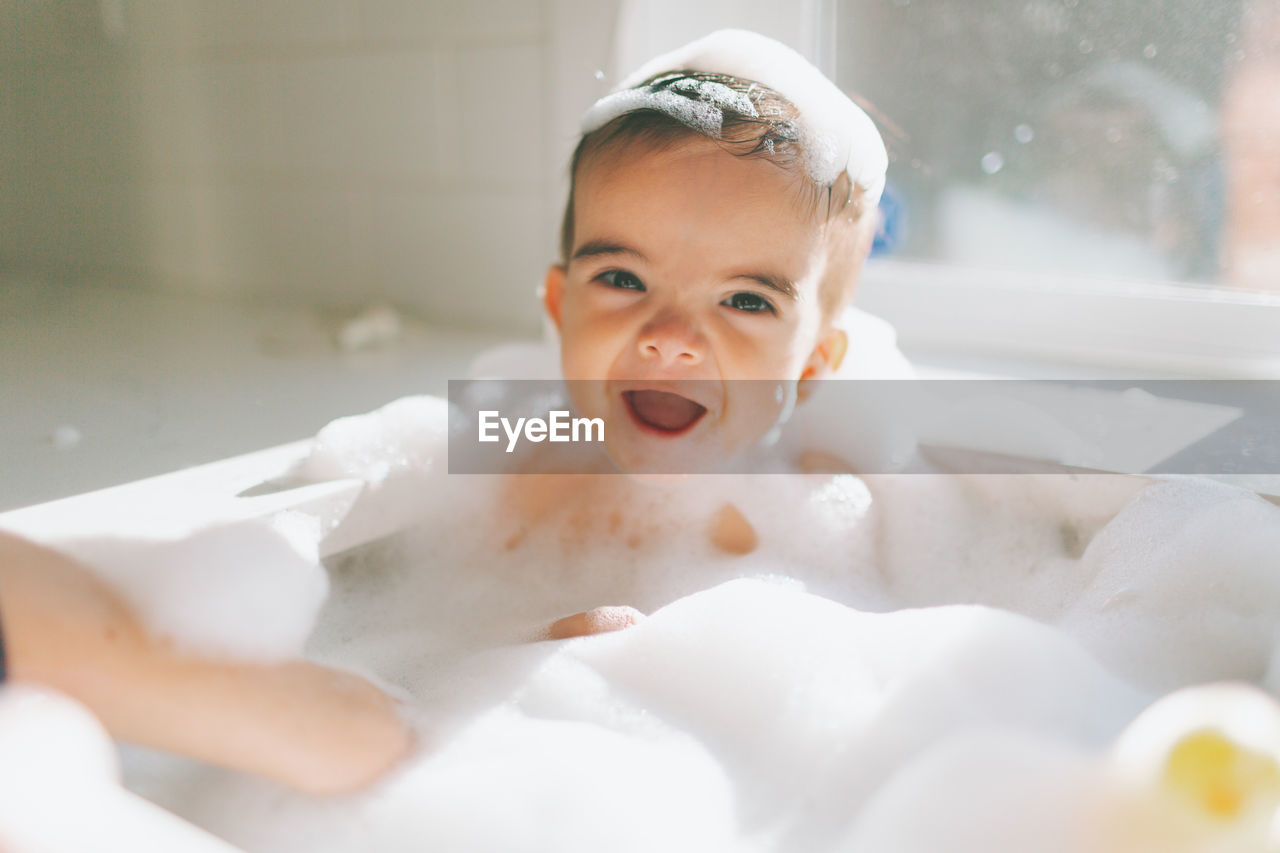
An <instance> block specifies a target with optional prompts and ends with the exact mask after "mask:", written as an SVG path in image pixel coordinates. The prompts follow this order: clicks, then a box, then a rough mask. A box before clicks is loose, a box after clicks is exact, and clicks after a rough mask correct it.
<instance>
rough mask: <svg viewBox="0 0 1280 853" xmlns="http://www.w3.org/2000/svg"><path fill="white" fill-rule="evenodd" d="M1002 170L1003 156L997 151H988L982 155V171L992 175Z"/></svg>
mask: <svg viewBox="0 0 1280 853" xmlns="http://www.w3.org/2000/svg"><path fill="white" fill-rule="evenodd" d="M1003 168H1004V155H1003V154H1001V153H1000V152H999V151H988V152H987V153H986V154H983V155H982V171H984V172H986V173H987V174H988V175H994V174H995V173H996V172H998V171H1000V170H1001V169H1003Z"/></svg>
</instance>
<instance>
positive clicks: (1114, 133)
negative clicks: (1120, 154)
mask: <svg viewBox="0 0 1280 853" xmlns="http://www.w3.org/2000/svg"><path fill="white" fill-rule="evenodd" d="M1121 139H1124V131H1123V130H1121V129H1120V128H1118V127H1108V128H1107V141H1108V142H1119V141H1120V140H1121Z"/></svg>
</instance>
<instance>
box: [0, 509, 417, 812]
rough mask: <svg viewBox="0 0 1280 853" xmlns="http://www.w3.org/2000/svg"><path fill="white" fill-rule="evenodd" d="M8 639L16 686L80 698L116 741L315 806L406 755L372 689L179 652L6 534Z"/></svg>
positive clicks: (402, 737) (93, 588) (0, 617)
mask: <svg viewBox="0 0 1280 853" xmlns="http://www.w3.org/2000/svg"><path fill="white" fill-rule="evenodd" d="M0 632H2V635H3V641H4V644H5V649H6V656H7V658H8V666H9V676H10V677H11V678H12V679H14V680H15V681H31V682H38V683H42V684H46V685H49V686H50V687H53V688H55V689H57V690H59V691H61V692H63V693H66V694H67V695H69V696H71V697H72V698H75V699H77V700H79V701H80V702H82V703H83V704H85V705H86V706H88V708H89V709H90V710H92V711H93V712H94V714H96V715H97V716H98V718H99V719H100V720H101V721H102V723H103V725H105V726H106V728H107V730H108V731H110V732H111V733H112V735H113V736H114V737H117V738H119V739H121V740H125V741H129V742H132V743H136V744H140V745H143V746H149V747H154V748H158V749H164V750H169V751H172V752H177V753H181V754H183V755H187V756H190V757H192V758H197V759H200V760H203V761H208V762H210V763H213V764H219V765H222V766H224V767H230V768H233V769H236V770H242V771H246V772H249V773H255V774H258V775H261V776H265V777H267V778H269V779H273V780H275V781H277V782H281V783H283V784H286V785H289V786H292V787H294V788H297V789H299V790H302V791H306V792H309V793H314V794H331V793H341V792H346V791H351V790H354V789H356V788H359V787H361V786H362V785H365V784H367V783H369V782H372V781H373V780H374V779H376V778H377V777H378V776H379V775H380V774H381V773H383V772H384V771H385V770H387V769H388V768H389V767H391V765H392V764H394V763H395V762H396V761H397V760H398V759H399V758H401V757H402V756H403V755H404V754H405V753H406V752H407V750H408V749H409V745H410V740H411V738H410V734H409V730H408V728H407V727H406V725H405V724H404V722H403V721H402V719H401V718H400V716H399V714H398V713H397V708H396V704H395V702H394V701H393V700H392V699H391V698H390V697H388V696H387V695H386V694H384V693H383V692H382V691H381V690H379V689H378V688H376V687H375V686H373V685H372V684H370V683H369V682H368V681H365V680H364V679H362V678H360V677H358V676H355V675H352V674H350V673H345V672H340V671H337V670H332V669H328V668H326V667H323V666H319V665H317V664H314V663H310V662H307V661H301V660H296V661H288V662H284V663H276V664H255V663H246V662H237V661H215V660H207V659H203V658H200V657H196V656H194V655H191V654H185V653H182V652H179V651H177V650H175V649H174V648H173V647H172V646H171V644H169V643H167V642H164V641H162V640H158V639H156V638H153V637H151V636H149V635H148V634H147V633H146V632H145V631H144V630H143V628H142V626H141V625H139V624H138V622H137V620H136V619H135V618H134V616H133V614H132V613H131V612H130V611H129V609H128V607H126V606H125V604H124V603H123V602H122V601H121V600H120V599H119V598H118V597H117V596H116V595H115V593H114V592H113V591H112V590H111V589H110V588H109V587H108V586H106V585H105V584H104V583H102V582H101V581H99V580H98V579H97V578H95V577H94V576H93V575H92V574H91V573H89V572H88V571H87V570H86V569H84V568H83V567H81V566H80V565H78V564H77V563H75V562H74V561H72V560H70V559H69V558H67V557H65V556H63V555H61V554H58V553H57V552H54V551H51V550H49V549H47V548H43V547H40V546H38V545H35V544H34V543H32V542H29V541H26V540H24V539H20V538H17V537H14V536H10V535H7V534H4V533H0Z"/></svg>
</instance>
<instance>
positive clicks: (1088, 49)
mask: <svg viewBox="0 0 1280 853" xmlns="http://www.w3.org/2000/svg"><path fill="white" fill-rule="evenodd" d="M1079 46H1080V52H1081V53H1093V42H1091V41H1089V40H1088V39H1080V45H1079Z"/></svg>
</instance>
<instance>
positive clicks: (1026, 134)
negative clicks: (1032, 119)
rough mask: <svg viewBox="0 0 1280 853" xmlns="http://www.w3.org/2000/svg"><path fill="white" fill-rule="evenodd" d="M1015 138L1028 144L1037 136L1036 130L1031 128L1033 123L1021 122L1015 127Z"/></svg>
mask: <svg viewBox="0 0 1280 853" xmlns="http://www.w3.org/2000/svg"><path fill="white" fill-rule="evenodd" d="M1013 138H1014V139H1016V140H1018V141H1019V142H1021V143H1022V144H1023V145H1026V144H1027V143H1028V142H1030V141H1031V140H1033V139H1035V138H1036V132H1035V131H1034V130H1032V129H1031V125H1029V124H1020V125H1018V126H1017V127H1015V128H1014V129H1013Z"/></svg>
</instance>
